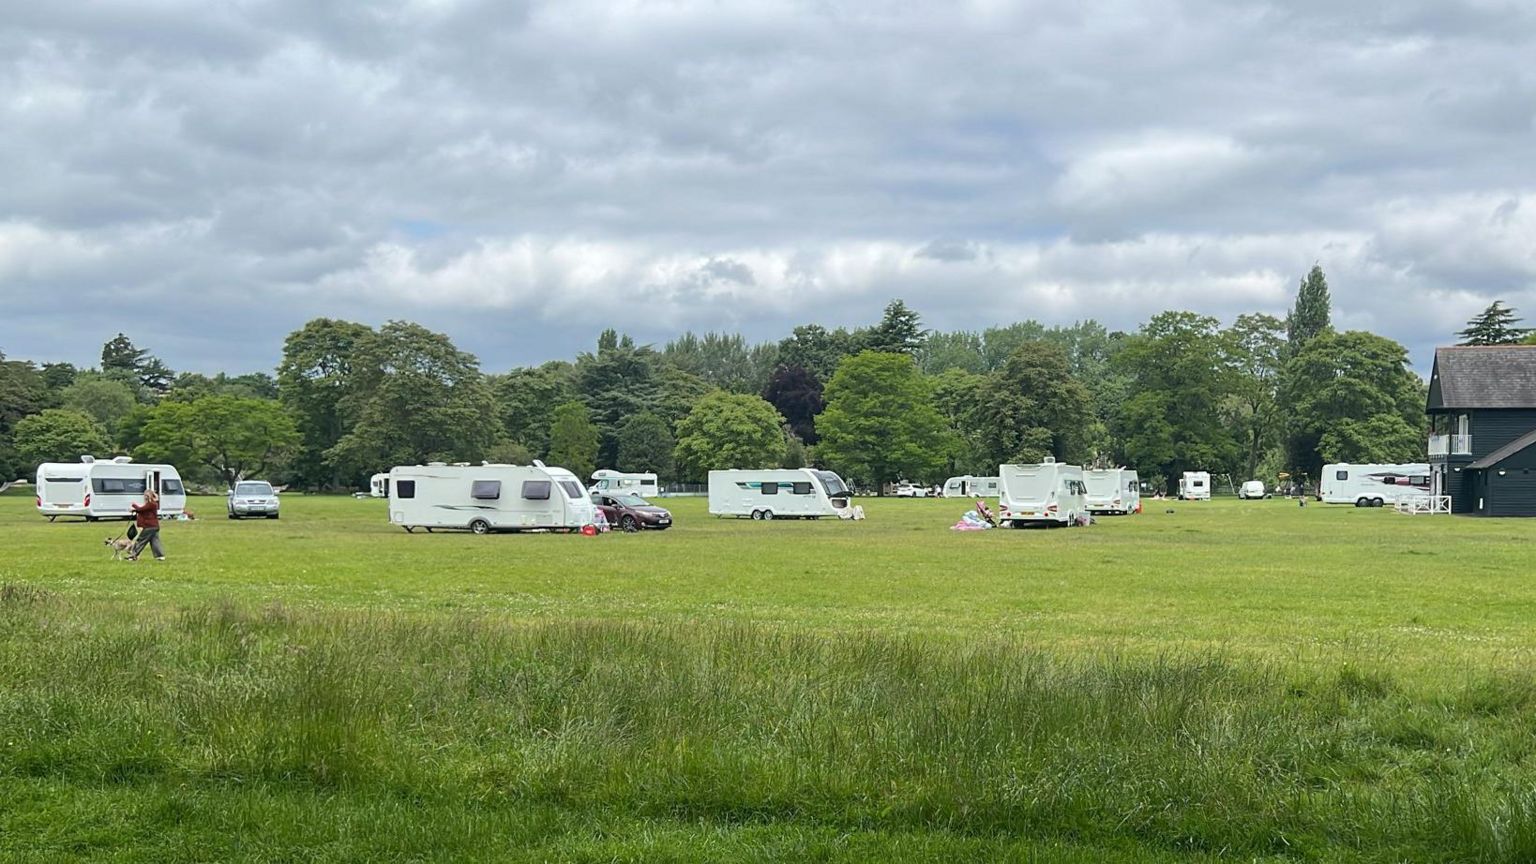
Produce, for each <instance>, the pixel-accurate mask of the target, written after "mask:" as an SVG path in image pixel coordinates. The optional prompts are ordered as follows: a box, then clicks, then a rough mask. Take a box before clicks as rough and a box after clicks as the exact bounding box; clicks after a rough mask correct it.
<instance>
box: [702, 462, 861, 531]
mask: <svg viewBox="0 0 1536 864" xmlns="http://www.w3.org/2000/svg"><path fill="white" fill-rule="evenodd" d="M851 497H852V496H851V493H850V492H849V491H848V485H847V484H846V483H844V482H843V478H841V477H839V476H837V475H836V474H834V473H832V472H831V471H819V470H817V469H815V468H766V469H762V470H757V471H742V470H731V471H711V472H709V512H710V515H713V516H736V517H741V516H749V517H751V518H753V519H786V518H787V519H820V518H821V517H823V516H843V515H844V513H845V512H846V511H847V510H848V508H849V503H850V502H849V499H850V498H851Z"/></svg>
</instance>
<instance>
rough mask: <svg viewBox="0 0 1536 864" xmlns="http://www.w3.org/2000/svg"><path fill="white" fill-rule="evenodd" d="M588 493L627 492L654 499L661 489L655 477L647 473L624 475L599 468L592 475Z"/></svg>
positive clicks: (620, 472)
mask: <svg viewBox="0 0 1536 864" xmlns="http://www.w3.org/2000/svg"><path fill="white" fill-rule="evenodd" d="M587 491H588V492H591V493H593V494H596V493H599V492H607V493H610V494H611V493H614V492H628V493H630V494H633V495H639V496H640V497H641V498H655V497H656V496H657V495H660V494H661V487H660V486H659V485H658V484H657V482H656V475H655V474H651V473H649V472H647V473H644V474H625V473H624V472H622V471H613V470H610V469H608V468H601V469H599V470H597V471H595V472H593V474H592V485H591V486H590V487H588V489H587Z"/></svg>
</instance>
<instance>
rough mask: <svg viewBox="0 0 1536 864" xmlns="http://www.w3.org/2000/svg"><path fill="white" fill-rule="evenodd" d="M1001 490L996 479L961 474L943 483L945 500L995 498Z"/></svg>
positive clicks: (1000, 483)
mask: <svg viewBox="0 0 1536 864" xmlns="http://www.w3.org/2000/svg"><path fill="white" fill-rule="evenodd" d="M1001 489H1002V481H1001V480H999V479H998V478H996V477H973V476H971V475H970V474H962V475H960V476H959V477H951V478H949V479H948V480H945V481H944V497H945V498H996V497H997V496H998V493H999V491H1000V490H1001Z"/></svg>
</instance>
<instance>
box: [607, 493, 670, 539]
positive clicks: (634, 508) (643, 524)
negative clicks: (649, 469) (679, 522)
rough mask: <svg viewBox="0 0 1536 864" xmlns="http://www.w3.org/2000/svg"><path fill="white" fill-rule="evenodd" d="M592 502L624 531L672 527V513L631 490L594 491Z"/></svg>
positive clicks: (612, 522) (609, 520) (614, 525)
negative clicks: (616, 491)
mask: <svg viewBox="0 0 1536 864" xmlns="http://www.w3.org/2000/svg"><path fill="white" fill-rule="evenodd" d="M592 503H593V504H595V505H597V509H598V510H601V511H602V513H603V518H604V519H607V520H608V524H609V525H612V526H613V527H615V528H619V529H622V530H624V531H639V530H641V529H644V528H654V529H657V530H662V529H666V528H671V527H672V513H671V511H669V510H667V509H666V508H665V507H657V506H656V505H655V504H652V503H651V502H649V501H647V500H645V499H644V498H641V497H640V496H639V495H634V494H632V493H629V492H618V493H603V492H594V493H592Z"/></svg>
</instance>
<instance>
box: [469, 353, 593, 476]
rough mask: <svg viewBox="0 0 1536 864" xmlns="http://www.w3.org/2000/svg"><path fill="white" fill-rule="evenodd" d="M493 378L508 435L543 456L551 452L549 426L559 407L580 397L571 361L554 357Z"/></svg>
mask: <svg viewBox="0 0 1536 864" xmlns="http://www.w3.org/2000/svg"><path fill="white" fill-rule="evenodd" d="M490 381H491V392H492V393H493V394H495V398H496V411H497V416H498V417H500V418H501V426H502V429H503V431H504V432H505V433H506V437H507V438H508V439H510V440H512V441H516V442H517V443H519V444H521V445H523V446H524V447H527V448H528V452H530V453H532V454H533V455H534V456H536V457H539V458H543V457H544V455H545V454H547V453H548V452H549V427H550V425H551V424H552V423H553V422H554V415H555V409H556V408H558V407H560V406H561V405H564V404H565V403H567V402H569V401H571V400H572V399H575V398H576V383H575V382H576V376H575V372H574V369H573V367H572V366H571V364H570V363H568V362H566V361H564V360H552V361H550V362H548V363H545V364H544V365H542V366H529V367H526V368H522V369H513V370H512V371H511V372H508V373H506V374H505V375H496V376H493V377H492V378H491V379H490Z"/></svg>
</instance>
